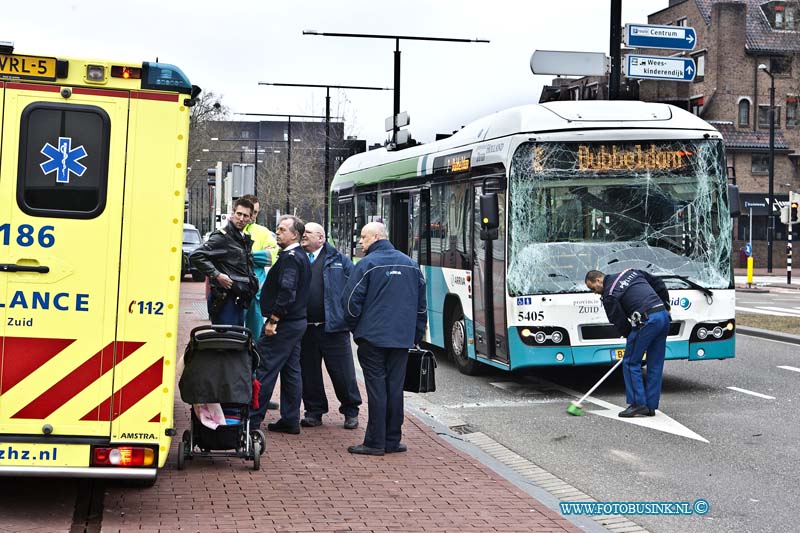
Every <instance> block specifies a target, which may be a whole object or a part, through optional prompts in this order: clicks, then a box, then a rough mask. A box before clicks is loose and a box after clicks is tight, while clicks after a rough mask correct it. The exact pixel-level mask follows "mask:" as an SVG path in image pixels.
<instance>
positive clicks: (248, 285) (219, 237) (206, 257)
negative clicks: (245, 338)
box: [189, 198, 258, 326]
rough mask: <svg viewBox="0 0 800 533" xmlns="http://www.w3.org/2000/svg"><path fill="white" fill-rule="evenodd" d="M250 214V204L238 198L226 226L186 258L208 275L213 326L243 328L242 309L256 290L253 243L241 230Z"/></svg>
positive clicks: (251, 210) (251, 205) (210, 314)
mask: <svg viewBox="0 0 800 533" xmlns="http://www.w3.org/2000/svg"><path fill="white" fill-rule="evenodd" d="M252 214H253V204H252V203H251V202H250V201H249V200H246V199H244V198H238V199H237V200H236V201H235V202H234V203H233V212H232V213H231V217H230V219H229V220H228V225H227V226H225V227H224V228H220V229H218V230H216V231H214V232H213V233H212V234H211V236H210V237H209V239H208V241H206V242H205V243H203V245H202V246H200V247H199V248H198V249H196V250H195V251H194V252H192V253H191V255H190V256H189V261H190V262H191V263H192V264H193V265H194V266H195V267H196V268H197V270H199V271H200V272H202V273H203V274H205V275H206V276H208V279H209V283H210V285H211V291H210V292H209V295H208V316H209V319H210V320H211V323H212V324H231V325H234V326H242V325H244V310H245V309H246V308H247V307H248V306H249V305H250V299H251V298H252V297H253V295H254V294H255V293H256V291H257V290H258V280H257V279H256V276H255V272H254V270H253V269H254V264H253V256H252V255H251V254H250V251H251V248H252V246H253V241H252V240H251V239H250V236H249V235H247V234H246V233H244V232H243V231H242V230H243V229H244V227H245V226H246V225H247V224H248V223H249V222H250V218H251V217H252Z"/></svg>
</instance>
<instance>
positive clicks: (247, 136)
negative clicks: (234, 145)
mask: <svg viewBox="0 0 800 533" xmlns="http://www.w3.org/2000/svg"><path fill="white" fill-rule="evenodd" d="M241 133H242V139H249V138H250V132H249V131H247V130H242V132H241Z"/></svg>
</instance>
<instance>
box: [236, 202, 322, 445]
mask: <svg viewBox="0 0 800 533" xmlns="http://www.w3.org/2000/svg"><path fill="white" fill-rule="evenodd" d="M304 231H305V227H304V225H303V221H302V220H300V219H299V218H297V217H295V216H292V215H284V216H282V217H281V218H280V219H278V228H277V231H276V232H275V233H276V240H277V241H278V246H279V247H280V248H281V251H280V253H278V260H277V261H276V262H275V264H274V265H272V268H270V269H269V273H268V274H267V279H266V281H264V286H263V287H262V288H261V302H260V303H261V313H262V315H263V316H265V317H267V321H266V323H265V324H264V333H263V335H262V336H261V338H260V339H259V340H258V344H257V345H256V348H257V349H258V353H259V355H260V356H261V362H260V364H259V366H258V369H257V370H256V378H257V379H258V380H259V382H260V383H261V391H260V394H259V408H258V409H254V410H253V411H251V413H250V429H251V430H255V429H257V428H258V427H259V426H260V425H261V422H262V421H263V420H264V414H265V412H266V409H267V402H268V401H269V399H270V397H271V396H272V391H273V390H274V389H275V383H276V381H277V380H278V374H280V376H281V401H280V412H281V418H280V420H278V421H277V422H275V423H274V424H268V425H267V429H268V430H270V431H278V432H280V433H290V434H292V435H297V434H299V433H300V399H301V395H302V382H301V378H300V342H301V340H302V339H303V333H305V331H306V325H307V322H306V306H307V303H308V292H309V285H310V283H311V265H310V264H309V262H308V256H307V255H306V253H305V252H304V251H303V249H302V248H300V239H301V238H302V236H303V232H304Z"/></svg>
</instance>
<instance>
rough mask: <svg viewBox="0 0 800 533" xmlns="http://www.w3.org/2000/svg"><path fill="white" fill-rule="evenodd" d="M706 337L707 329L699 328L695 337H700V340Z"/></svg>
mask: <svg viewBox="0 0 800 533" xmlns="http://www.w3.org/2000/svg"><path fill="white" fill-rule="evenodd" d="M707 337H708V330H707V329H706V328H700V329H698V330H697V338H698V339H700V340H701V341H702V340H705V339H706V338H707Z"/></svg>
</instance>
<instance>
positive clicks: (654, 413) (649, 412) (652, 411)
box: [645, 409, 656, 416]
mask: <svg viewBox="0 0 800 533" xmlns="http://www.w3.org/2000/svg"><path fill="white" fill-rule="evenodd" d="M645 416H656V410H655V409H649V410H648V411H647V412H646V413H645Z"/></svg>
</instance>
